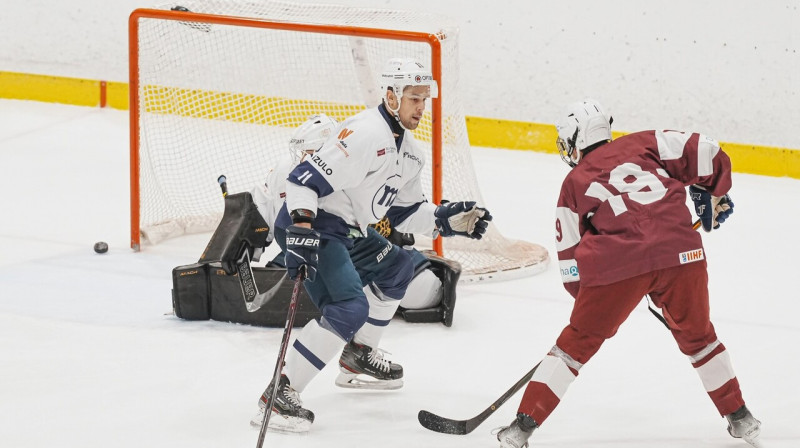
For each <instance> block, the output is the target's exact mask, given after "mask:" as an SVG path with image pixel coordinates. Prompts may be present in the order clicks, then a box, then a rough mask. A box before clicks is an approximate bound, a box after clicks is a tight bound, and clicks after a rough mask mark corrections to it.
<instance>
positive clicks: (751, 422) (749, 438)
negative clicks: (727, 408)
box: [725, 406, 761, 448]
mask: <svg viewBox="0 0 800 448" xmlns="http://www.w3.org/2000/svg"><path fill="white" fill-rule="evenodd" d="M725 418H726V419H727V420H728V434H730V435H731V436H733V437H735V438H737V439H743V440H744V441H745V442H747V443H749V444H750V445H753V446H754V447H756V448H760V447H761V444H760V442H759V440H758V437H759V436H760V435H761V422H760V421H758V420H756V419H755V417H753V414H751V413H750V410H749V409H747V406H742V407H740V408H739V409H737V410H736V411H735V412H733V413H732V414H728V415H726V416H725Z"/></svg>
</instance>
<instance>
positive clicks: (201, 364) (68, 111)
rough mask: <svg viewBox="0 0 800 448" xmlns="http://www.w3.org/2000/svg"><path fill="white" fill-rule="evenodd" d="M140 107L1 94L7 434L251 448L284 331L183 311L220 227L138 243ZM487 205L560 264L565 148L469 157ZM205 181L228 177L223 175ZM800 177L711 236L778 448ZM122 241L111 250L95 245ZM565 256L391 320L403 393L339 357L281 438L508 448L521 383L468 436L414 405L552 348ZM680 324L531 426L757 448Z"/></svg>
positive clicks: (789, 371)
mask: <svg viewBox="0 0 800 448" xmlns="http://www.w3.org/2000/svg"><path fill="white" fill-rule="evenodd" d="M127 139H128V115H127V113H126V112H121V111H115V110H107V109H95V108H85V107H75V106H64V105H54V104H46V103H37V102H26V101H14V100H0V167H2V176H0V182H1V183H2V192H3V194H2V198H1V199H0V201H1V203H2V207H0V210H2V220H0V247H1V249H0V267H1V268H2V270H1V271H0V285H1V286H0V288H1V289H0V297H2V298H1V299H0V354H2V361H1V362H0V366H1V367H0V380H1V381H0V397H1V399H0V441H2V442H0V445H2V446H4V447H13V448H33V447H36V448H40V447H74V448H101V447H102V448H107V447H115V448H129V447H130V448H142V447H169V448H181V447H187V448H206V447H208V448H212V447H213V448H222V447H225V448H233V447H236V448H244V447H254V446H255V444H256V440H257V437H258V431H257V430H255V429H252V428H251V427H250V426H249V423H248V422H249V419H250V417H251V415H252V414H253V412H254V411H255V409H256V400H257V398H258V396H259V394H260V393H261V391H262V390H263V388H264V387H265V386H266V384H267V382H268V381H269V379H270V376H271V374H272V371H273V369H274V366H275V360H276V356H277V351H278V346H279V343H280V339H281V336H282V332H283V330H282V329H279V328H275V329H265V328H257V327H250V326H244V325H238V324H229V323H221V322H214V321H205V322H187V321H183V320H181V319H178V318H176V317H174V316H173V315H171V299H170V288H171V277H170V273H171V270H172V268H173V267H175V266H178V265H182V264H189V263H192V262H194V261H196V259H197V258H198V257H199V255H200V252H201V251H202V249H203V247H204V246H205V243H206V241H207V239H208V238H209V236H210V235H209V234H202V235H194V236H187V237H182V238H178V239H173V240H169V241H167V242H165V243H163V244H160V245H157V246H146V247H145V249H144V250H143V251H142V252H140V253H134V252H133V251H131V249H130V248H129V208H128V207H129V205H128V191H129V187H128V179H129V176H128V166H129V163H128V140H127ZM473 156H474V165H475V167H476V170H477V175H478V179H479V181H480V185H481V189H482V192H483V195H484V199H485V203H486V205H487V206H488V207H489V208H490V209H491V211H492V214H493V215H494V216H495V221H494V224H493V225H496V226H497V227H498V228H499V229H500V231H501V232H503V233H504V234H505V235H507V236H509V237H513V238H517V239H525V240H530V241H535V242H538V243H540V244H542V245H544V246H545V247H547V248H548V250H549V251H550V254H551V257H553V258H555V256H556V254H555V245H554V239H553V230H552V227H553V219H554V207H555V201H556V197H557V194H558V190H559V186H560V182H561V180H562V178H563V177H564V175H565V174H566V173H567V170H568V167H567V166H566V165H565V164H564V163H563V162H561V160H560V159H559V158H558V156H555V155H548V154H543V153H533V152H523V151H508V150H500V149H486V148H475V149H474V151H473ZM210 181H212V182H213V181H214V179H211V180H210ZM798 195H800V181H797V180H793V179H788V178H771V177H762V176H755V175H747V174H735V175H734V187H733V189H732V191H731V196H732V198H733V200H734V202H735V205H736V208H735V214H734V215H733V216H732V219H731V220H730V221H728V222H726V223H725V224H724V225H723V226H722V228H721V229H720V230H719V231H716V232H713V233H711V234H704V237H703V238H704V241H705V245H706V250H707V256H708V260H709V270H710V278H711V280H710V288H711V299H712V317H713V320H714V322H715V324H716V328H717V332H718V334H719V336H720V339H721V340H722V341H723V342H724V343H725V344H726V346H727V348H728V350H729V352H730V354H731V357H732V359H733V363H734V366H735V368H736V373H737V374H738V378H739V381H740V383H741V385H742V389H743V391H744V395H745V399H746V400H747V403H748V406H749V407H750V408H751V410H752V411H753V413H754V415H755V416H756V417H757V418H759V419H760V420H761V421H762V422H763V433H762V434H763V436H762V440H763V441H764V443H765V446H767V447H770V448H779V447H784V448H790V447H791V448H794V447H797V446H800V429H798V419H800V393H799V392H798V386H797V371H798V367H800V361H799V360H798V356H800V349H798V341H800V324H798V322H797V316H798V313H799V312H800V304H798V299H800V293H798V290H797V282H796V276H797V272H796V270H797V268H798V266H800V264H798V262H797V253H798V252H800V240H798V237H797V232H796V224H797V221H798V219H800V212H798V211H797V210H796V207H795V206H796V204H797V198H798ZM100 240H102V241H107V242H108V243H109V246H110V250H109V252H108V253H107V254H105V255H98V254H95V253H94V252H93V250H92V245H93V244H94V242H96V241H100ZM556 266H557V263H551V265H550V266H549V268H548V269H547V270H546V271H545V272H544V273H542V274H540V275H538V276H535V277H529V278H525V279H519V280H513V281H507V282H501V283H487V284H470V285H462V286H460V287H459V289H458V301H457V306H456V310H455V319H454V323H453V326H452V327H451V328H446V327H444V326H443V325H440V324H409V323H406V322H404V321H402V320H399V319H395V320H394V321H393V323H392V325H391V326H390V327H389V329H388V330H387V332H386V336H385V338H384V340H383V343H382V346H383V348H384V349H386V350H388V351H389V352H391V355H390V358H391V359H393V360H395V361H398V362H400V363H401V364H403V366H404V368H405V387H403V388H402V389H400V390H398V391H388V392H371V391H353V390H346V389H341V388H337V387H336V386H334V384H333V382H334V378H335V374H336V366H335V365H329V366H328V367H327V368H326V369H325V370H324V371H323V372H322V373H321V375H320V377H318V378H317V379H316V380H315V381H314V382H313V383H312V384H311V385H310V386H309V387H308V388H307V389H306V391H305V392H304V393H303V395H302V398H303V400H304V403H305V406H306V407H308V408H310V409H311V410H313V411H314V412H315V414H316V421H315V423H314V425H313V428H312V431H311V432H310V433H309V434H307V435H302V436H298V435H282V434H273V433H268V434H267V436H266V440H265V444H264V446H268V447H326V448H327V447H348V448H350V447H381V448H384V447H385V448H389V447H398V448H399V447H403V448H405V447H411V446H414V447H420V448H422V447H459V448H463V447H476V448H477V447H492V446H497V442H496V441H495V438H494V436H493V435H491V434H490V431H491V430H492V428H495V427H498V426H501V425H505V424H508V423H509V422H510V421H511V419H512V418H513V416H514V414H515V413H516V407H517V405H518V403H519V400H520V398H521V393H520V394H517V395H516V396H515V397H513V398H512V399H511V400H509V402H507V403H506V404H505V405H504V406H503V407H501V408H500V409H499V410H498V411H497V412H496V413H495V414H494V415H493V416H492V417H490V418H489V419H488V420H487V421H486V422H485V423H484V424H483V425H481V426H480V427H478V428H477V429H476V430H475V431H474V432H473V433H471V434H469V435H466V436H453V435H442V434H436V433H433V432H430V431H427V430H426V429H423V428H422V427H421V426H420V425H419V424H418V423H417V418H416V416H417V412H418V411H419V410H420V409H426V410H429V411H432V412H434V413H437V414H440V415H443V416H447V417H452V418H457V419H465V418H469V417H472V416H474V415H476V414H478V413H479V412H480V411H482V410H483V409H484V408H485V407H487V406H488V405H489V404H491V403H492V402H493V401H494V400H495V399H496V398H497V397H498V396H500V395H501V394H502V393H503V392H504V391H506V390H507V389H508V388H509V387H510V386H511V385H512V384H513V383H514V382H516V381H517V380H518V379H519V378H520V377H521V376H522V375H523V374H524V373H525V372H527V371H528V370H529V369H530V368H531V367H532V366H533V365H534V364H535V363H536V362H538V360H539V359H540V358H541V357H542V356H543V355H544V354H545V353H546V352H547V351H548V350H549V349H550V347H551V346H552V345H553V343H554V341H555V338H556V336H557V335H558V334H559V332H560V330H561V328H562V327H563V326H564V324H565V323H566V322H567V318H568V316H569V313H570V309H571V305H572V299H571V298H570V296H569V295H568V294H567V293H566V292H565V291H564V290H563V288H562V286H561V282H560V277H559V275H558V272H557V267H556ZM725 428H726V422H725V420H724V419H722V418H721V417H720V416H719V415H717V414H716V411H715V409H714V407H713V405H712V403H711V401H710V400H709V399H708V397H707V395H706V393H705V392H704V390H703V387H702V384H701V382H700V380H699V378H698V377H697V375H696V374H695V372H694V370H693V369H692V367H691V365H690V364H689V362H688V361H687V359H686V358H685V357H684V356H683V355H682V354H681V353H680V352H679V351H678V349H677V347H676V345H675V343H674V342H673V340H672V338H671V336H670V334H669V333H668V332H667V331H666V329H665V328H664V327H663V326H662V324H661V323H660V322H658V321H656V320H655V319H654V318H653V316H652V315H650V313H649V312H648V311H647V308H646V303H645V302H644V301H643V302H642V304H641V306H640V307H639V308H638V309H637V310H636V311H635V312H634V313H633V314H632V315H631V317H630V319H629V320H628V321H627V322H626V323H625V324H624V325H623V326H622V328H621V329H620V331H619V333H618V335H617V336H616V337H615V338H614V339H612V340H610V341H609V342H608V343H607V344H606V345H605V346H604V347H603V348H602V349H601V351H600V352H599V353H598V354H597V355H596V356H595V358H594V359H593V360H592V361H591V362H590V363H589V364H587V365H586V367H585V368H584V369H583V370H581V375H580V376H579V377H578V380H577V381H575V382H574V383H573V385H572V387H571V388H570V390H569V392H568V393H567V395H566V397H565V399H564V401H563V402H562V405H561V406H560V407H559V408H558V409H557V410H556V411H555V412H554V413H553V415H552V416H551V417H550V419H548V420H547V422H546V424H545V425H544V426H543V427H542V428H540V429H539V430H537V431H536V432H535V434H534V437H533V438H532V442H533V446H541V447H573V448H578V447H580V448H588V447H599V448H604V447H650V448H675V447H697V448H710V447H719V448H724V447H736V446H739V447H744V446H746V444H745V443H744V442H742V441H739V440H735V439H732V438H731V437H729V436H728V434H727V432H726V430H725Z"/></svg>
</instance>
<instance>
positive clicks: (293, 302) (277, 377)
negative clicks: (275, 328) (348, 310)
mask: <svg viewBox="0 0 800 448" xmlns="http://www.w3.org/2000/svg"><path fill="white" fill-rule="evenodd" d="M304 277H305V275H303V273H302V272H301V273H300V275H298V276H297V279H295V281H294V289H292V298H291V299H290V300H289V311H288V312H287V313H286V326H285V327H284V328H283V339H282V340H281V348H280V351H279V352H278V361H277V362H276V363H275V371H274V372H273V374H272V382H271V383H270V384H271V386H272V393H271V394H270V396H269V400H268V401H267V403H266V406H265V407H264V420H263V421H262V422H261V430H260V431H259V432H258V442H257V443H256V448H262V447H263V446H264V436H265V435H266V433H267V427H268V426H269V417H270V415H272V406H273V405H274V404H275V396H276V395H277V393H278V384H279V383H280V381H281V371H282V370H283V360H284V359H285V358H286V352H287V350H288V349H289V336H290V335H291V333H292V327H294V317H295V315H296V314H297V302H298V298H299V296H300V284H301V283H303V278H304Z"/></svg>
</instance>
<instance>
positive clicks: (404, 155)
mask: <svg viewBox="0 0 800 448" xmlns="http://www.w3.org/2000/svg"><path fill="white" fill-rule="evenodd" d="M403 157H404V158H408V159H411V160H413V161H415V162H417V165H419V166H422V160H420V159H419V157H417V156H415V155H414V154H411V153H408V152H404V153H403Z"/></svg>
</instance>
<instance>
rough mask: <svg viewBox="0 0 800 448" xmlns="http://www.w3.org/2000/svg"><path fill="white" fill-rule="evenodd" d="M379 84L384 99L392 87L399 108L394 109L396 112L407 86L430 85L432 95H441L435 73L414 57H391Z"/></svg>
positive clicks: (432, 96)
mask: <svg viewBox="0 0 800 448" xmlns="http://www.w3.org/2000/svg"><path fill="white" fill-rule="evenodd" d="M378 84H379V85H380V90H381V98H382V99H385V98H386V90H388V89H392V91H393V92H394V94H395V96H396V97H397V109H393V112H395V113H397V110H398V109H400V101H402V97H403V90H404V89H405V88H406V87H413V86H429V87H430V97H431V98H436V97H438V96H439V85H438V84H437V83H436V80H435V79H433V74H432V73H431V72H430V70H428V69H426V68H425V66H424V65H422V64H420V63H419V62H417V61H416V60H414V59H412V58H392V59H389V61H388V62H386V65H385V66H384V68H383V71H382V72H381V75H380V78H379V80H378ZM387 107H388V104H387Z"/></svg>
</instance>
